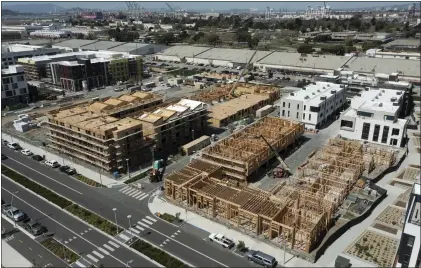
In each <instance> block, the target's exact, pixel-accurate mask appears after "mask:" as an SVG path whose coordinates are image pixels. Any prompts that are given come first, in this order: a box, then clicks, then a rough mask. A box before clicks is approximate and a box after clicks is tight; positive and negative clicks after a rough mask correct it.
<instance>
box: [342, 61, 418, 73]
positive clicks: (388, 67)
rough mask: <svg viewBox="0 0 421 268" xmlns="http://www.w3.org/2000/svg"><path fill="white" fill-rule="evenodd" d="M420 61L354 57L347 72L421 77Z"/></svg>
mask: <svg viewBox="0 0 421 268" xmlns="http://www.w3.org/2000/svg"><path fill="white" fill-rule="evenodd" d="M420 68H421V65H420V61H417V60H405V59H390V58H366V57H354V58H352V59H351V60H350V61H349V62H348V63H347V64H346V65H345V66H344V69H345V70H352V71H355V72H363V73H373V72H375V73H384V74H391V73H395V72H396V73H399V74H401V75H403V76H413V77H418V78H419V77H420V75H421V72H420Z"/></svg>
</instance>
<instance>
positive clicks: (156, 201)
mask: <svg viewBox="0 0 421 268" xmlns="http://www.w3.org/2000/svg"><path fill="white" fill-rule="evenodd" d="M148 207H149V210H150V211H151V212H152V213H153V214H155V213H156V212H159V213H168V214H171V215H175V214H176V213H177V212H179V213H180V219H183V220H186V211H185V209H184V208H181V207H177V206H175V205H173V204H170V203H168V202H166V201H164V200H162V199H160V198H157V196H154V197H153V198H152V200H150V202H149V203H148ZM186 222H187V223H188V224H191V225H194V226H196V227H197V228H199V229H202V230H205V231H208V232H212V233H221V234H224V235H226V236H227V237H229V238H231V239H233V240H234V241H235V242H238V241H240V240H241V241H244V244H245V245H246V247H248V248H249V249H254V250H260V251H262V252H264V253H267V254H269V255H272V256H273V257H275V258H276V260H277V261H278V263H279V265H283V264H284V251H283V250H282V249H281V248H277V247H274V246H271V245H269V244H266V243H264V242H260V241H258V240H255V239H253V238H252V237H250V236H248V235H246V234H243V233H240V232H238V231H236V230H233V229H229V228H227V227H225V226H224V225H221V224H219V223H216V222H214V221H211V220H209V219H206V218H204V217H202V216H199V215H197V214H195V213H193V212H190V211H188V212H187V221H186ZM285 260H286V266H287V267H318V266H317V265H315V264H314V263H311V262H308V261H306V260H303V259H300V258H297V257H295V256H293V255H291V254H289V253H286V254H285Z"/></svg>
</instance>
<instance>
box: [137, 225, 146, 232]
mask: <svg viewBox="0 0 421 268" xmlns="http://www.w3.org/2000/svg"><path fill="white" fill-rule="evenodd" d="M135 227H136V228H137V229H139V230H141V231H145V229H143V228H142V227H140V226H139V225H136V226H135Z"/></svg>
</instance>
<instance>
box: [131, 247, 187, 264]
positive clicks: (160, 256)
mask: <svg viewBox="0 0 421 268" xmlns="http://www.w3.org/2000/svg"><path fill="white" fill-rule="evenodd" d="M131 247H132V248H133V249H135V250H137V251H139V252H141V253H142V254H144V255H146V256H148V257H149V258H151V259H152V260H154V261H156V262H158V263H160V264H162V265H163V266H165V267H166V268H188V266H187V265H186V264H184V263H183V262H181V261H179V260H178V259H176V258H174V257H172V256H170V255H168V254H167V253H166V252H164V251H162V250H160V249H158V248H155V247H153V246H151V245H150V244H148V243H146V242H144V241H142V240H138V241H136V242H135V243H134V244H133V245H132V246H131Z"/></svg>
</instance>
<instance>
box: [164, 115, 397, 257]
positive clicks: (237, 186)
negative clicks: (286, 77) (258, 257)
mask: <svg viewBox="0 0 421 268" xmlns="http://www.w3.org/2000/svg"><path fill="white" fill-rule="evenodd" d="M303 131H304V127H303V125H302V124H298V123H293V122H290V121H286V120H282V119H278V118H270V117H266V118H264V119H262V120H260V121H258V122H256V123H254V124H251V125H250V126H248V127H246V128H244V129H242V130H240V131H239V132H237V133H234V134H233V135H231V136H229V137H227V138H225V139H224V140H221V141H219V142H218V143H216V144H214V145H212V146H210V147H208V148H205V149H203V150H202V151H201V152H199V154H198V155H199V156H198V157H197V158H196V159H195V160H193V161H192V162H191V163H190V164H189V165H187V166H186V167H185V168H183V169H182V170H180V171H177V172H174V173H172V174H170V175H169V176H168V177H167V178H166V179H165V195H166V198H167V200H169V201H170V202H172V203H174V204H176V205H179V206H182V207H185V208H186V209H189V210H192V211H193V212H195V213H198V214H200V215H202V216H205V217H208V218H210V219H213V220H216V221H218V222H220V223H224V224H226V225H228V226H230V228H234V229H238V230H240V231H242V232H245V233H247V234H249V235H251V236H254V237H257V238H260V239H264V240H265V241H266V242H268V243H272V244H276V245H277V246H279V247H281V246H282V247H284V246H286V247H287V248H288V250H292V251H295V252H298V253H300V254H301V253H303V254H308V253H310V254H311V252H312V251H313V250H315V249H316V248H318V246H319V245H320V243H321V242H322V241H323V238H324V237H325V236H326V234H327V233H328V230H329V229H330V228H332V226H334V223H335V213H337V212H338V210H339V207H340V206H341V205H342V203H343V202H344V200H345V199H346V198H347V196H348V194H349V193H350V192H351V191H352V190H353V189H354V190H355V188H360V189H361V188H364V187H366V184H361V185H357V184H356V182H357V181H358V180H359V179H360V177H361V176H362V175H363V172H364V171H370V170H374V169H375V168H378V167H379V166H383V167H385V168H387V167H389V166H390V165H392V164H393V163H394V162H395V161H396V152H395V151H393V150H389V149H381V148H379V147H374V146H372V145H368V144H362V143H360V142H355V141H346V140H343V139H340V138H335V139H330V140H329V142H328V144H327V145H326V146H325V147H323V148H322V149H321V150H319V151H316V152H313V153H312V154H311V155H310V156H309V157H308V158H307V160H306V161H305V163H303V165H301V166H300V168H299V169H298V171H297V172H296V174H294V175H293V176H290V177H289V178H285V179H282V180H280V181H279V182H278V184H277V185H275V186H274V187H273V188H272V189H271V190H268V191H265V190H262V189H259V188H256V187H253V186H251V185H247V184H248V183H247V182H248V181H250V179H251V178H252V177H253V175H254V174H255V172H256V170H257V169H258V168H259V167H261V166H263V165H265V164H266V163H267V162H268V160H269V159H270V158H271V156H273V154H272V153H271V151H270V150H269V146H268V145H267V144H265V143H264V142H263V141H261V140H260V139H259V138H258V137H259V135H263V136H264V138H266V139H267V140H268V141H269V143H270V145H271V146H272V147H273V149H274V150H276V151H281V150H283V149H285V148H286V146H287V145H288V144H293V143H294V141H295V139H297V138H298V137H299V136H300V135H301V134H302V133H303ZM329 235H331V234H329Z"/></svg>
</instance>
